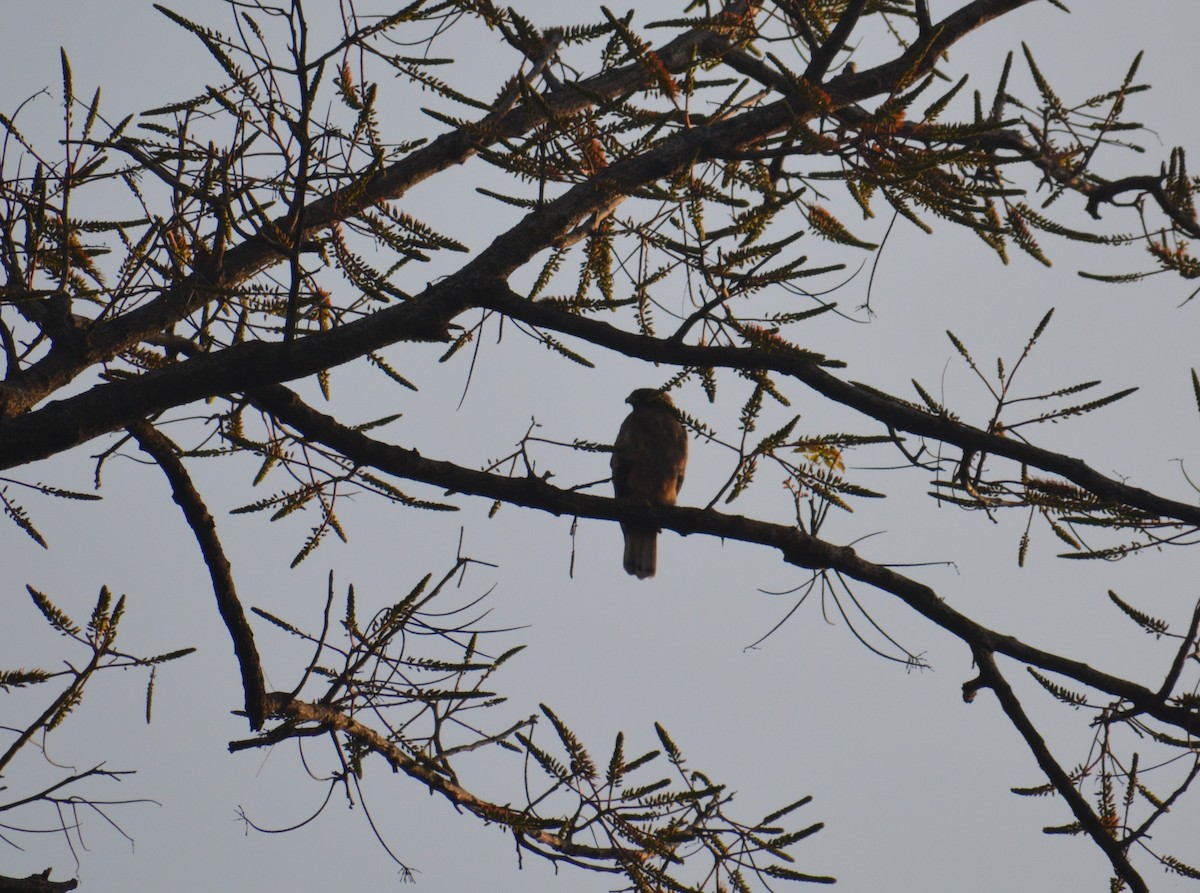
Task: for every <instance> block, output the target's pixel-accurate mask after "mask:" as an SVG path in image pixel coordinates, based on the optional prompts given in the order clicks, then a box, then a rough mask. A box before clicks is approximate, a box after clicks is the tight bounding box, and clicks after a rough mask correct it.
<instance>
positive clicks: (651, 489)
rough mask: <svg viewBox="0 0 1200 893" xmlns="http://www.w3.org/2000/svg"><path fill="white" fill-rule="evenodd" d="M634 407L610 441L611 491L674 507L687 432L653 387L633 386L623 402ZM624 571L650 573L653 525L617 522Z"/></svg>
mask: <svg viewBox="0 0 1200 893" xmlns="http://www.w3.org/2000/svg"><path fill="white" fill-rule="evenodd" d="M625 402H626V403H628V404H629V405H630V406H632V407H633V411H632V412H630V413H629V415H628V416H626V417H625V421H624V422H622V423H621V430H620V431H618V432H617V440H616V443H614V444H613V453H612V477H613V490H614V491H615V492H616V495H617V498H618V499H637V500H641V501H644V502H647V503H649V504H650V505H652V506H654V505H674V504H675V497H676V496H678V495H679V488H680V487H682V486H683V473H684V471H685V470H686V469H687V451H688V443H687V432H685V431H684V430H683V425H681V424H679V420H678V419H677V418H676V417H675V411H674V410H675V404H674V403H672V402H671V398H670V397H668V396H667V395H666V394H664V393H662V392H661V391H657V390H655V389H654V388H638V389H637V390H636V391H634V392H633V393H632V394H630V395H629V397H628V398H627V399H626V400H625ZM621 532H622V533H624V534H625V572H626V573H629V574H633V575H634V576H635V577H637V578H638V579H639V580H644V579H646V578H647V577H653V576H654V566H655V564H656V560H657V556H658V525H656V524H653V523H650V524H646V523H638V522H635V521H622V522H621Z"/></svg>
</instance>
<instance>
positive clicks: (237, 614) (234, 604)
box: [129, 421, 266, 729]
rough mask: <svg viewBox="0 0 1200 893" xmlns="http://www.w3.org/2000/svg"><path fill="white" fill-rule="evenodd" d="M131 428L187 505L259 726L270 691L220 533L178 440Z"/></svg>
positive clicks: (143, 425) (143, 426) (145, 425)
mask: <svg viewBox="0 0 1200 893" xmlns="http://www.w3.org/2000/svg"><path fill="white" fill-rule="evenodd" d="M129 433H131V434H132V435H133V436H134V438H135V439H136V440H137V442H138V445H139V446H141V448H142V449H143V450H145V451H146V452H147V453H149V454H150V456H151V457H152V458H153V459H154V461H155V462H157V463H158V466H159V468H161V469H162V470H163V474H165V475H166V476H167V480H168V481H169V482H170V485H171V495H172V497H173V498H174V500H175V502H176V504H178V505H179V507H180V508H181V509H182V510H183V516H184V518H185V519H186V520H187V523H188V526H189V527H191V529H192V534H193V535H194V536H195V537H196V542H197V543H198V544H199V546H200V553H201V554H202V555H203V556H204V563H205V565H206V566H207V567H208V574H209V577H210V578H211V579H212V584H213V595H215V596H216V599H217V610H218V611H219V612H220V614H221V619H222V620H223V621H224V623H225V628H226V629H227V630H229V636H230V638H232V639H233V651H234V653H235V654H236V655H237V659H238V667H239V668H240V669H241V673H242V689H243V691H244V693H245V699H246V715H247V716H248V717H249V718H250V725H251V726H252V727H253V728H255V729H260V728H262V724H263V717H264V715H265V714H264V712H263V710H264V708H263V704H264V703H265V701H264V698H265V696H266V685H265V684H264V682H263V672H262V663H261V661H260V660H259V657H258V648H257V647H256V646H255V644H254V631H253V630H251V628H250V623H249V621H248V620H246V612H245V611H243V610H242V603H241V601H240V600H239V599H238V595H237V587H236V585H235V584H234V582H233V569H232V568H231V567H230V565H229V559H228V558H226V557H225V550H224V549H223V548H222V547H221V540H220V539H219V538H218V536H217V525H216V522H215V521H213V517H212V515H210V514H209V512H208V508H207V507H206V506H205V505H204V500H203V499H202V498H201V496H200V494H199V493H198V492H197V491H196V488H195V487H194V486H193V485H192V479H191V476H190V475H189V474H188V473H187V469H186V468H184V467H183V463H182V462H181V461H179V456H178V454H177V451H176V447H175V444H173V443H171V441H170V440H169V439H168V438H167V437H166V436H165V435H163V434H162V433H161V432H159V431H158V429H156V428H155V427H154V426H153V425H151V424H150V423H149V422H146V421H138V422H134V423H132V424H130V426H129Z"/></svg>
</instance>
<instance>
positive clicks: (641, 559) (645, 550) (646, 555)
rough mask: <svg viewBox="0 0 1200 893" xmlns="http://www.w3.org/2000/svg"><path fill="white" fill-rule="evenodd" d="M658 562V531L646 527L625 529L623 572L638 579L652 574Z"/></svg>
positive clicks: (643, 578)
mask: <svg viewBox="0 0 1200 893" xmlns="http://www.w3.org/2000/svg"><path fill="white" fill-rule="evenodd" d="M657 563H658V531H657V530H653V529H651V530H647V529H628V528H627V529H626V530H625V573H627V574H633V576H635V577H637V578H638V579H639V580H645V579H646V578H647V577H653V576H654V570H655V565H656V564H657Z"/></svg>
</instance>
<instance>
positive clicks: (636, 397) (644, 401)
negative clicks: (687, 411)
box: [625, 388, 675, 409]
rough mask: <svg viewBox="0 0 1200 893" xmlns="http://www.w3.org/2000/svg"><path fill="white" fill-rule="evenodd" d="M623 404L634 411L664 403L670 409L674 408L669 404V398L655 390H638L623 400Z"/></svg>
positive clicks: (672, 404)
mask: <svg viewBox="0 0 1200 893" xmlns="http://www.w3.org/2000/svg"><path fill="white" fill-rule="evenodd" d="M625 402H626V403H628V404H629V405H630V406H632V407H633V408H634V409H637V408H638V407H640V406H654V405H655V404H657V403H664V404H666V405H667V406H670V407H674V406H675V404H674V403H672V402H671V398H670V397H668V396H667V395H666V394H664V393H663V392H662V391H660V390H658V389H657V388H638V389H637V390H636V391H634V392H633V393H632V394H630V395H629V396H628V397H626V398H625Z"/></svg>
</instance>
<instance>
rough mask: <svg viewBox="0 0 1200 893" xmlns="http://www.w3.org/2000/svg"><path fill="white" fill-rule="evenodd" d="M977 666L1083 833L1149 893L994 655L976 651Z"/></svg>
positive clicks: (1139, 891) (1135, 886)
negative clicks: (1063, 765)
mask: <svg viewBox="0 0 1200 893" xmlns="http://www.w3.org/2000/svg"><path fill="white" fill-rule="evenodd" d="M974 653H975V663H976V664H977V665H978V666H979V675H980V678H981V680H982V683H983V685H984V686H986V687H987V688H990V689H991V690H992V691H994V692H995V693H996V698H997V699H998V700H999V701H1000V707H1001V709H1002V710H1003V711H1004V713H1005V715H1007V716H1008V718H1009V721H1010V722H1012V724H1013V725H1014V726H1015V727H1016V729H1017V731H1018V732H1020V733H1021V737H1022V738H1024V739H1025V743H1026V744H1028V745H1029V749H1030V750H1031V751H1033V756H1034V759H1036V760H1037V763H1038V766H1039V767H1040V768H1041V770H1042V772H1043V773H1044V774H1045V776H1046V778H1048V779H1049V780H1050V783H1051V784H1053V785H1054V789H1055V790H1056V791H1058V793H1059V795H1060V796H1061V797H1062V798H1063V799H1064V800H1066V801H1067V805H1068V806H1069V807H1070V808H1071V812H1072V813H1074V815H1075V818H1076V820H1077V821H1078V822H1079V824H1080V825H1081V826H1082V827H1083V830H1084V831H1085V832H1086V833H1087V835H1088V836H1089V837H1091V838H1092V840H1093V841H1095V843H1096V845H1097V846H1098V847H1100V849H1102V850H1103V851H1104V854H1105V855H1106V856H1108V860H1109V862H1111V863H1112V867H1113V871H1114V872H1116V875H1117V877H1119V878H1121V879H1122V880H1123V881H1125V883H1127V884H1129V887H1130V889H1131V890H1133V891H1134V893H1147V891H1149V889H1150V888H1149V887H1148V886H1146V882H1145V881H1144V880H1142V876H1141V875H1139V874H1138V873H1137V871H1136V870H1135V869H1134V867H1133V865H1132V864H1130V862H1129V854H1128V853H1126V852H1125V847H1124V846H1122V845H1121V843H1120V842H1119V841H1118V840H1117V839H1116V838H1115V837H1113V835H1112V833H1111V832H1110V831H1109V829H1108V828H1106V827H1105V826H1104V823H1103V822H1101V821H1100V817H1099V816H1098V815H1096V813H1095V811H1094V810H1093V809H1092V808H1091V806H1089V805H1088V802H1087V801H1086V800H1085V799H1084V798H1083V795H1082V794H1080V793H1079V791H1078V790H1077V789H1076V788H1075V785H1074V784H1073V783H1072V782H1071V777H1070V776H1069V775H1067V773H1066V771H1064V769H1063V768H1062V766H1060V765H1059V764H1058V761H1057V760H1056V759H1054V755H1053V754H1052V753H1050V748H1049V747H1048V746H1047V744H1046V741H1045V739H1044V738H1042V735H1041V733H1040V732H1039V731H1038V730H1037V727H1036V726H1034V724H1033V722H1032V721H1031V720H1030V719H1029V717H1028V716H1027V715H1026V713H1025V711H1024V709H1023V708H1022V707H1021V701H1020V699H1019V698H1018V697H1017V696H1016V694H1015V693H1014V692H1013V690H1012V687H1011V686H1009V684H1008V680H1006V679H1005V678H1004V676H1003V675H1002V674H1001V673H1000V669H999V668H998V667H997V666H996V657H995V655H994V654H993V653H992V652H991V651H988V650H986V649H980V648H976V649H974Z"/></svg>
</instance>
